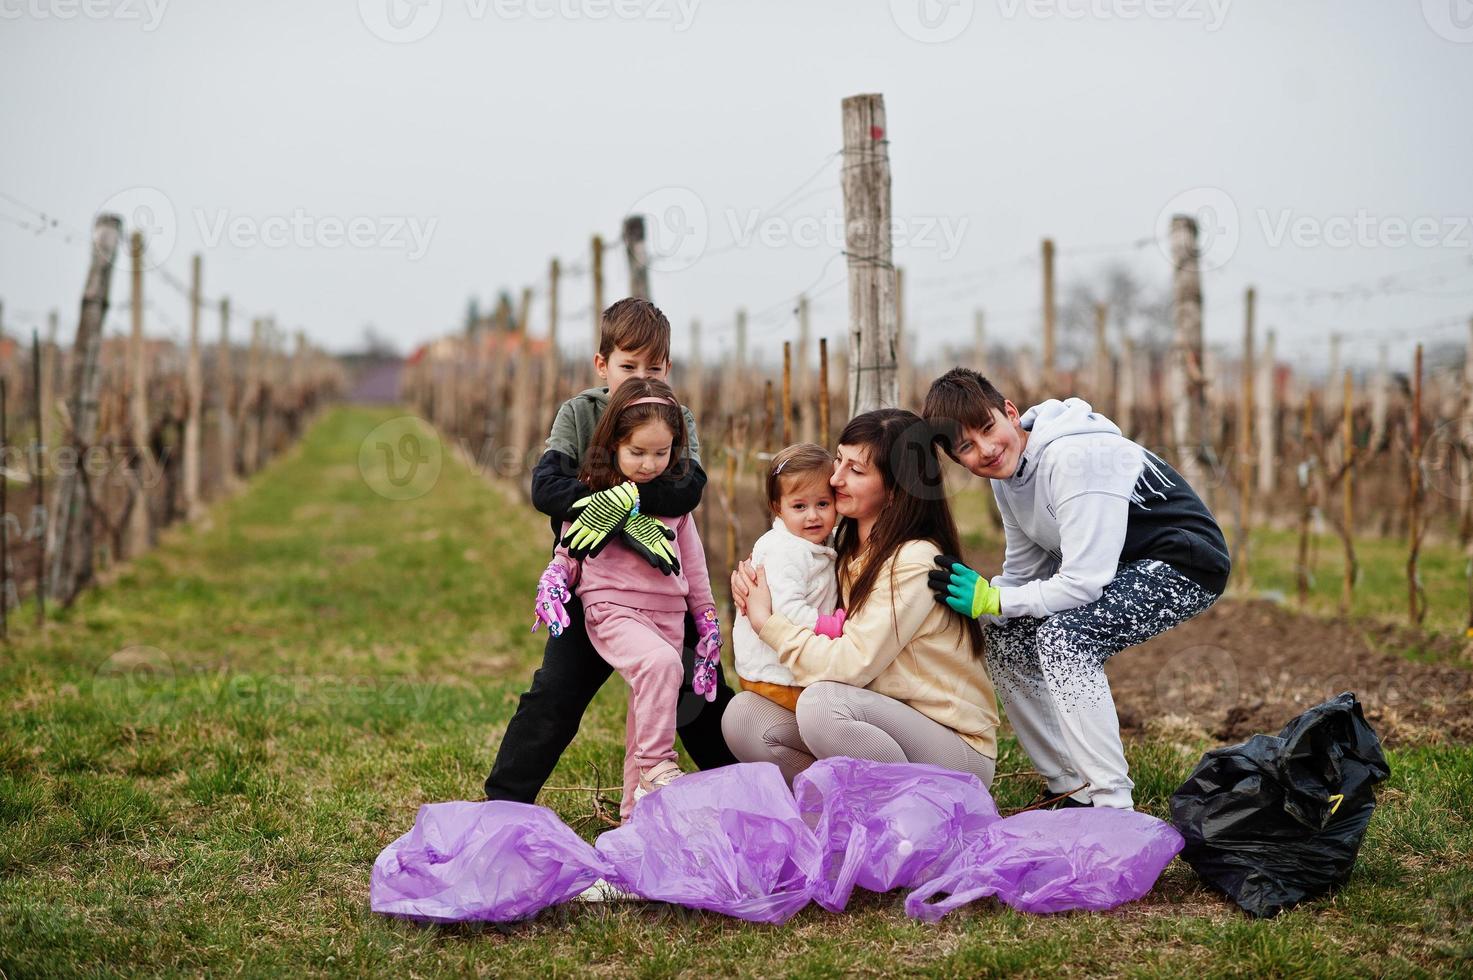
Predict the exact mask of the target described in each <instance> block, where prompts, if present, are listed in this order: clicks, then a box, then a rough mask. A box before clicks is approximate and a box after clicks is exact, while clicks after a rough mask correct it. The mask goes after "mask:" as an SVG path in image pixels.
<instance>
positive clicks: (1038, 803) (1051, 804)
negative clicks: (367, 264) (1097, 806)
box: [1023, 789, 1094, 811]
mask: <svg viewBox="0 0 1473 980" xmlns="http://www.w3.org/2000/svg"><path fill="white" fill-rule="evenodd" d="M1073 792H1076V793H1077V792H1079V791H1078V790H1074V791H1073ZM1080 806H1094V804H1093V803H1081V802H1079V801H1078V800H1076V799H1075V798H1074V797H1072V796H1070V795H1069V794H1068V793H1055V792H1054V791H1053V790H1051V789H1043V790H1040V791H1039V794H1038V795H1037V796H1035V797H1034V798H1033V802H1031V803H1029V804H1028V805H1027V806H1026V807H1024V808H1023V809H1024V810H1025V811H1026V810H1072V809H1073V808H1075V807H1080Z"/></svg>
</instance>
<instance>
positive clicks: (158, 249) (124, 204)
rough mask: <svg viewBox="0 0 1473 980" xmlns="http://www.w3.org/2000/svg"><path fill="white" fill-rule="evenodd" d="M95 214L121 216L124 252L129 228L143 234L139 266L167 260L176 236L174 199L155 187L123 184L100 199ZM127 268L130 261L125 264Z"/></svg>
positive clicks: (177, 235)
mask: <svg viewBox="0 0 1473 980" xmlns="http://www.w3.org/2000/svg"><path fill="white" fill-rule="evenodd" d="M97 213H98V214H116V215H117V216H118V217H120V218H122V219H123V241H122V243H121V248H120V251H121V252H122V253H123V254H124V255H126V254H127V252H128V239H129V238H130V237H132V234H133V232H135V231H136V232H139V233H141V234H142V235H143V266H144V268H146V269H154V268H157V267H159V266H161V265H163V264H164V263H165V262H167V261H168V260H169V255H170V254H171V253H172V252H173V251H174V245H175V243H176V242H178V240H179V220H178V218H177V216H176V215H175V213H174V202H173V201H170V200H169V197H168V195H167V194H165V193H164V192H163V191H161V190H159V189H158V188H157V187H127V188H124V189H123V190H120V191H118V192H117V193H116V194H114V195H113V196H112V197H109V198H108V199H107V200H106V201H103V202H102V206H101V207H99V208H98V209H97ZM127 267H129V268H131V265H129V266H127Z"/></svg>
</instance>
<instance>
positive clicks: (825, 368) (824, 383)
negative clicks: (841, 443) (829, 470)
mask: <svg viewBox="0 0 1473 980" xmlns="http://www.w3.org/2000/svg"><path fill="white" fill-rule="evenodd" d="M818 444H819V445H820V446H823V447H824V448H825V449H827V448H828V446H829V339H828V338H827V337H820V338H819V339H818Z"/></svg>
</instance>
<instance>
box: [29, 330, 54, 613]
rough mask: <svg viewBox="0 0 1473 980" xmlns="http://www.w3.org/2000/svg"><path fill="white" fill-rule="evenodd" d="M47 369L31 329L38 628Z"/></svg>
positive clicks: (42, 602)
mask: <svg viewBox="0 0 1473 980" xmlns="http://www.w3.org/2000/svg"><path fill="white" fill-rule="evenodd" d="M51 316H52V320H51V322H52V327H53V332H54V328H55V324H56V314H55V313H54V312H53V313H52V314H51ZM43 376H44V372H43V369H42V366H41V337H40V335H39V334H38V333H37V332H36V331H35V330H32V331H31V397H32V399H33V405H34V406H35V416H36V442H35V445H34V446H33V447H32V448H33V452H32V454H31V472H32V473H34V474H36V496H35V498H34V503H32V504H31V515H32V518H31V519H32V525H33V526H37V524H38V522H37V521H36V516H37V515H39V516H40V518H41V519H40V521H39V528H40V533H39V534H37V535H36V544H37V546H38V547H39V549H40V555H39V556H37V558H36V627H37V628H38V629H39V628H41V627H42V626H45V625H46V458H47V456H46V454H47V453H48V452H49V450H48V449H47V446H46V424H45V419H46V413H47V408H46V397H45V392H46V390H47V389H46V387H45V382H44V381H43V380H42V378H43Z"/></svg>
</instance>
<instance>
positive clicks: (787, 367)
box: [782, 340, 793, 447]
mask: <svg viewBox="0 0 1473 980" xmlns="http://www.w3.org/2000/svg"><path fill="white" fill-rule="evenodd" d="M792 442H793V344H792V342H791V341H787V340H785V341H783V438H782V444H783V446H785V447H786V446H789V445H792Z"/></svg>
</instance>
